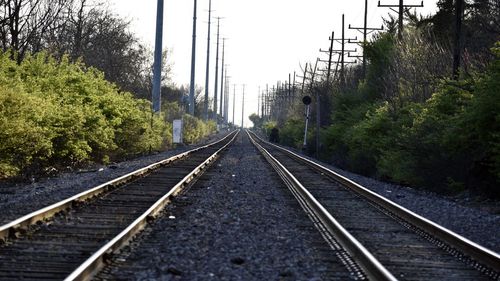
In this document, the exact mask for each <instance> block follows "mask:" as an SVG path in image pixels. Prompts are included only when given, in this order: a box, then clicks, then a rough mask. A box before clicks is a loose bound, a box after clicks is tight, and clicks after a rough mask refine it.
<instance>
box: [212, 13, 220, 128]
mask: <svg viewBox="0 0 500 281" xmlns="http://www.w3.org/2000/svg"><path fill="white" fill-rule="evenodd" d="M219 23H220V18H219V17H218V18H217V50H216V54H215V90H214V114H213V115H214V116H213V118H214V120H215V123H216V124H217V123H218V120H217V95H218V89H217V86H218V85H217V83H218V82H219V76H218V74H219V27H220V25H219Z"/></svg>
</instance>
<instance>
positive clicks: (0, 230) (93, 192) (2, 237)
mask: <svg viewBox="0 0 500 281" xmlns="http://www.w3.org/2000/svg"><path fill="white" fill-rule="evenodd" d="M230 135H231V134H228V135H227V136H225V137H224V138H222V139H220V140H218V141H216V142H213V143H210V144H207V145H204V146H200V147H197V148H194V149H191V150H189V151H186V152H183V153H180V154H177V155H174V156H172V157H169V158H167V159H164V160H161V161H159V162H156V163H153V164H151V165H148V166H146V167H144V168H141V169H138V170H136V171H133V172H130V173H128V174H125V175H123V176H120V177H118V178H116V179H113V180H111V181H108V182H106V183H103V184H100V185H98V186H96V187H93V188H90V189H88V190H86V191H83V192H81V193H78V194H76V195H74V196H71V197H69V198H67V199H64V200H62V201H59V202H57V203H54V204H52V205H49V206H47V207H44V208H42V209H39V210H37V211H34V212H31V213H29V214H26V215H24V216H22V217H20V218H18V219H15V220H13V221H11V222H9V223H7V224H4V225H2V226H0V241H6V240H7V239H8V238H9V237H12V236H13V235H14V234H15V233H16V232H19V231H23V230H25V229H27V228H28V227H29V226H30V225H34V224H36V223H37V222H38V221H43V220H46V219H49V218H51V217H53V216H54V215H55V214H57V213H59V212H62V211H65V210H68V209H70V208H71V207H72V206H73V205H74V204H77V203H80V202H83V201H85V200H88V199H90V198H92V197H94V196H97V195H99V194H101V193H103V192H106V191H108V190H110V189H112V188H114V187H117V186H120V185H122V184H125V183H127V182H130V181H131V180H133V179H136V178H138V177H141V176H144V175H147V174H149V173H151V172H152V171H154V170H157V169H158V168H160V167H162V166H164V165H167V164H169V163H172V162H174V161H176V160H179V159H182V158H185V157H186V156H188V155H190V154H192V153H194V152H196V151H199V150H202V149H205V148H207V147H210V146H214V145H216V144H218V143H220V142H222V141H224V140H225V139H226V138H228V137H229V136H230Z"/></svg>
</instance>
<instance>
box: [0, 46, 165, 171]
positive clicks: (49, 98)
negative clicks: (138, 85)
mask: <svg viewBox="0 0 500 281" xmlns="http://www.w3.org/2000/svg"><path fill="white" fill-rule="evenodd" d="M0 62H1V65H0V82H1V85H2V86H1V87H0V121H1V122H0V130H1V132H0V142H1V144H0V155H1V160H0V177H10V176H14V175H18V174H19V173H36V172H40V171H41V170H43V168H44V167H48V166H55V167H63V166H66V165H71V166H75V165H79V164H82V163H86V162H90V161H95V162H107V161H109V160H110V159H117V158H119V157H123V156H127V155H133V154H138V153H144V152H148V151H151V150H157V149H160V148H162V146H163V145H165V144H166V142H167V141H166V140H167V138H166V137H167V136H168V135H167V134H168V133H167V132H168V130H167V129H168V126H167V125H166V124H165V122H163V119H162V116H158V115H153V114H152V111H151V109H150V103H149V102H147V101H145V100H139V99H135V98H133V97H132V95H131V94H129V93H121V92H119V91H118V89H117V88H116V86H115V85H114V84H112V83H109V82H107V81H106V80H105V79H104V76H103V74H102V73H101V72H99V71H97V70H95V69H92V68H86V67H85V66H84V65H83V64H81V63H70V62H69V60H68V59H67V58H63V59H62V60H61V61H56V60H55V59H53V58H51V57H50V56H48V55H46V54H44V53H39V54H37V55H35V56H27V57H26V58H25V59H24V60H23V61H22V63H21V64H19V65H17V64H16V63H15V62H14V61H12V60H10V58H9V54H5V53H3V54H0Z"/></svg>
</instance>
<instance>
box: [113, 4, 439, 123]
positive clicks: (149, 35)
mask: <svg viewBox="0 0 500 281" xmlns="http://www.w3.org/2000/svg"><path fill="white" fill-rule="evenodd" d="M364 2H365V1H364V0H349V1H340V0H246V1H242V0H212V10H214V12H213V13H212V17H217V16H220V17H223V18H224V19H222V20H221V37H227V38H228V40H226V56H225V62H226V63H227V64H228V65H229V66H228V75H229V76H231V78H230V80H231V81H230V84H231V87H230V89H231V95H230V108H229V112H230V115H229V121H231V119H232V92H233V90H232V89H233V84H236V85H237V86H236V89H237V90H236V113H235V123H236V124H241V92H242V90H241V89H242V84H246V88H245V114H244V115H245V126H251V124H252V123H251V122H250V120H248V119H247V117H248V116H249V115H250V114H251V113H253V112H255V113H256V112H257V96H258V87H259V86H261V87H262V89H264V88H265V86H266V83H268V84H269V85H270V86H271V85H276V82H277V81H278V80H281V81H285V80H287V79H288V74H289V73H291V74H292V76H293V72H294V71H297V74H299V73H300V72H301V70H300V65H299V64H302V65H304V64H305V63H306V62H314V61H315V60H316V58H317V57H318V56H321V58H322V59H327V56H326V54H320V52H319V49H320V48H322V49H324V50H327V49H328V47H329V41H328V37H329V36H330V35H331V32H332V31H335V34H336V36H335V37H337V34H338V35H340V33H341V28H342V13H344V14H345V22H346V37H353V36H358V38H361V37H362V36H361V34H360V33H358V32H357V31H355V30H349V29H347V25H348V24H351V25H352V26H356V27H360V26H362V25H363V12H364ZM377 2H378V1H375V0H369V1H368V26H371V27H380V26H381V25H382V16H386V15H387V14H388V13H389V12H390V10H389V9H388V8H377ZM381 2H382V4H397V3H398V1H397V0H381ZM436 2H437V0H424V8H418V10H417V11H418V12H419V13H421V14H424V15H428V14H433V13H434V12H435V10H436ZM110 3H111V5H110V6H111V8H112V9H113V10H114V11H115V12H116V13H117V14H119V15H120V16H123V17H125V18H127V19H130V20H132V31H133V32H135V33H136V34H137V35H138V36H139V38H141V39H142V41H143V42H144V43H145V44H146V45H149V46H151V47H154V35H155V22H156V3H157V0H143V1H134V0H110ZM419 3H420V0H405V4H419ZM164 5H165V6H164V30H163V46H164V48H168V49H170V50H171V51H172V52H173V53H172V57H171V60H170V61H171V62H172V63H173V77H172V80H173V82H174V83H176V84H177V85H181V84H189V81H190V73H191V40H192V28H193V21H192V19H193V8H194V1H190V0H165V2H164ZM391 13H392V12H391ZM197 17H198V21H197V41H196V76H195V77H196V85H197V86H200V87H203V88H204V86H205V69H206V59H207V58H206V48H207V29H208V26H207V23H208V0H198V15H197ZM214 22H216V21H212V29H211V33H212V36H211V50H210V52H211V58H210V71H211V72H210V79H209V82H210V86H209V89H210V91H209V93H210V96H213V91H214V84H215V47H216V45H215V43H216V32H217V26H216V23H215V24H214ZM353 48H354V46H353ZM221 49H222V48H221ZM334 49H337V48H335V47H334ZM358 50H359V48H358ZM219 79H220V63H219ZM292 79H293V78H292ZM218 84H219V93H220V80H219V82H218Z"/></svg>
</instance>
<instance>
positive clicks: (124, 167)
mask: <svg viewBox="0 0 500 281" xmlns="http://www.w3.org/2000/svg"><path fill="white" fill-rule="evenodd" d="M226 134H227V132H221V133H218V134H214V135H212V136H210V137H207V138H206V139H204V140H203V141H201V142H200V143H198V144H196V145H190V146H181V147H178V148H176V149H173V150H169V151H164V152H161V153H157V154H152V155H148V156H142V157H138V158H136V159H133V160H130V161H123V162H120V163H114V164H112V165H108V166H95V167H93V168H92V169H88V170H85V171H76V172H67V173H62V174H60V175H58V176H56V177H53V178H42V179H37V180H36V181H35V182H33V183H31V184H21V183H17V184H12V183H6V182H3V183H2V182H0V225H2V224H5V223H7V222H9V221H11V220H14V219H16V218H19V217H21V216H22V215H25V214H28V213H30V212H33V211H35V210H38V209H40V208H43V207H45V206H48V205H51V204H53V203H56V202H58V201H60V200H63V199H66V198H69V197H71V196H73V195H75V194H78V193H80V192H83V191H85V190H87V189H90V188H92V187H95V186H97V185H99V184H102V183H105V182H108V181H110V180H112V179H115V178H117V177H119V176H122V175H125V174H127V173H130V172H133V171H135V170H138V169H140V168H143V167H145V166H147V165H150V164H152V163H155V162H159V161H161V160H163V159H166V158H169V157H172V156H174V155H177V154H180V153H182V152H185V151H188V150H191V149H193V148H195V147H198V146H202V145H206V144H208V143H211V142H214V141H216V140H218V139H221V138H222V137H224V136H225V135H226Z"/></svg>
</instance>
